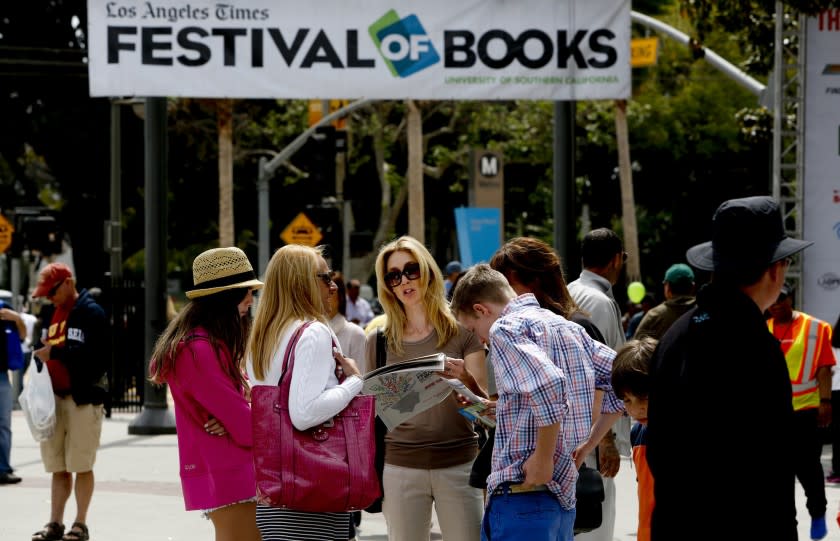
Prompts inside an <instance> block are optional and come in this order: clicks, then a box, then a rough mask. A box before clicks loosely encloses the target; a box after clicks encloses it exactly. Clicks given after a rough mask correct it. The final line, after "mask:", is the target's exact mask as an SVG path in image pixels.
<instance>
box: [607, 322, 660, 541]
mask: <svg viewBox="0 0 840 541" xmlns="http://www.w3.org/2000/svg"><path fill="white" fill-rule="evenodd" d="M656 344H657V341H656V340H655V339H653V338H650V337H646V338H642V339H640V340H630V341H629V342H627V343H625V344H624V345H623V346H621V347H620V348H619V349H618V351H617V352H616V356H615V360H613V369H612V387H613V390H614V391H615V394H616V396H617V397H618V398H620V399H621V400H622V401H624V408H625V409H626V410H627V413H629V414H630V416H631V417H632V418H633V419H635V421H636V424H635V425H633V428H632V429H631V430H630V443H631V444H632V445H633V465H634V466H635V467H636V480H637V481H638V489H637V490H638V496H639V528H638V532H637V537H638V541H650V518H651V516H652V515H653V504H654V500H653V475H651V473H650V468H649V467H648V463H647V435H646V431H647V407H648V394H649V392H650V376H649V375H648V374H649V368H648V365H649V364H650V358H651V356H652V355H653V350H655V349H656Z"/></svg>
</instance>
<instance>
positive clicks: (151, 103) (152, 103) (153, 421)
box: [128, 98, 175, 435]
mask: <svg viewBox="0 0 840 541" xmlns="http://www.w3.org/2000/svg"><path fill="white" fill-rule="evenodd" d="M166 147H167V139H166V98H147V99H146V118H145V153H146V159H145V169H146V171H145V190H146V209H145V220H146V261H145V263H146V265H145V267H146V269H145V277H144V280H145V294H146V303H145V304H146V316H145V320H146V332H145V337H146V348H145V353H146V356H145V359H146V363H145V373H146V374H148V373H149V360H150V359H151V357H152V350H153V349H154V345H155V341H156V340H157V337H158V336H159V335H160V333H161V332H163V329H164V328H165V327H166V235H167V229H166V208H167V205H166V192H167V180H166V179H167V174H166V171H167V152H166V151H167V148H166ZM144 385H145V387H144V393H143V411H141V412H140V415H138V416H137V417H135V418H134V420H133V421H132V422H131V424H129V425H128V433H129V434H136V435H152V434H174V433H175V418H174V416H173V415H172V412H171V411H169V408H168V405H167V403H166V386H165V385H155V384H153V383H152V382H150V381H149V380H148V379H146V378H144Z"/></svg>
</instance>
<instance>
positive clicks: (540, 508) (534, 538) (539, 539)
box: [481, 492, 575, 541]
mask: <svg viewBox="0 0 840 541" xmlns="http://www.w3.org/2000/svg"><path fill="white" fill-rule="evenodd" d="M574 529H575V510H574V509H572V510H566V509H563V507H562V506H561V505H560V502H558V501H557V498H555V497H554V495H553V494H551V493H550V492H526V493H520V494H499V495H493V496H490V500H489V502H488V504H487V509H486V510H485V511H484V520H483V521H482V523H481V541H519V540H521V541H572V540H573V539H574Z"/></svg>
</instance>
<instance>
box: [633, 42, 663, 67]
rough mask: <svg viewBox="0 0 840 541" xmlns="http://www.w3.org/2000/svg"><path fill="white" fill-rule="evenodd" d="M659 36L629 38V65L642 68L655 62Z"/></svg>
mask: <svg viewBox="0 0 840 541" xmlns="http://www.w3.org/2000/svg"><path fill="white" fill-rule="evenodd" d="M658 48H659V38H637V39H631V40H630V66H631V67H633V68H642V67H645V66H653V65H654V64H656V52H657V49H658Z"/></svg>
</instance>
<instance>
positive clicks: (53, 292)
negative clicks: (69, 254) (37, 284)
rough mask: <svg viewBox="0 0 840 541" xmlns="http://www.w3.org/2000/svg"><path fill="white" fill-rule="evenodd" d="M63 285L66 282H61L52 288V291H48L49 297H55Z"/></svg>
mask: <svg viewBox="0 0 840 541" xmlns="http://www.w3.org/2000/svg"><path fill="white" fill-rule="evenodd" d="M63 283H64V280H61V281H60V282H58V283H57V284H55V285H54V286H52V287H51V288H50V290H49V291H47V297H52V296H54V295H55V294H56V293H57V292H58V288H60V287H61V284H63Z"/></svg>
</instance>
